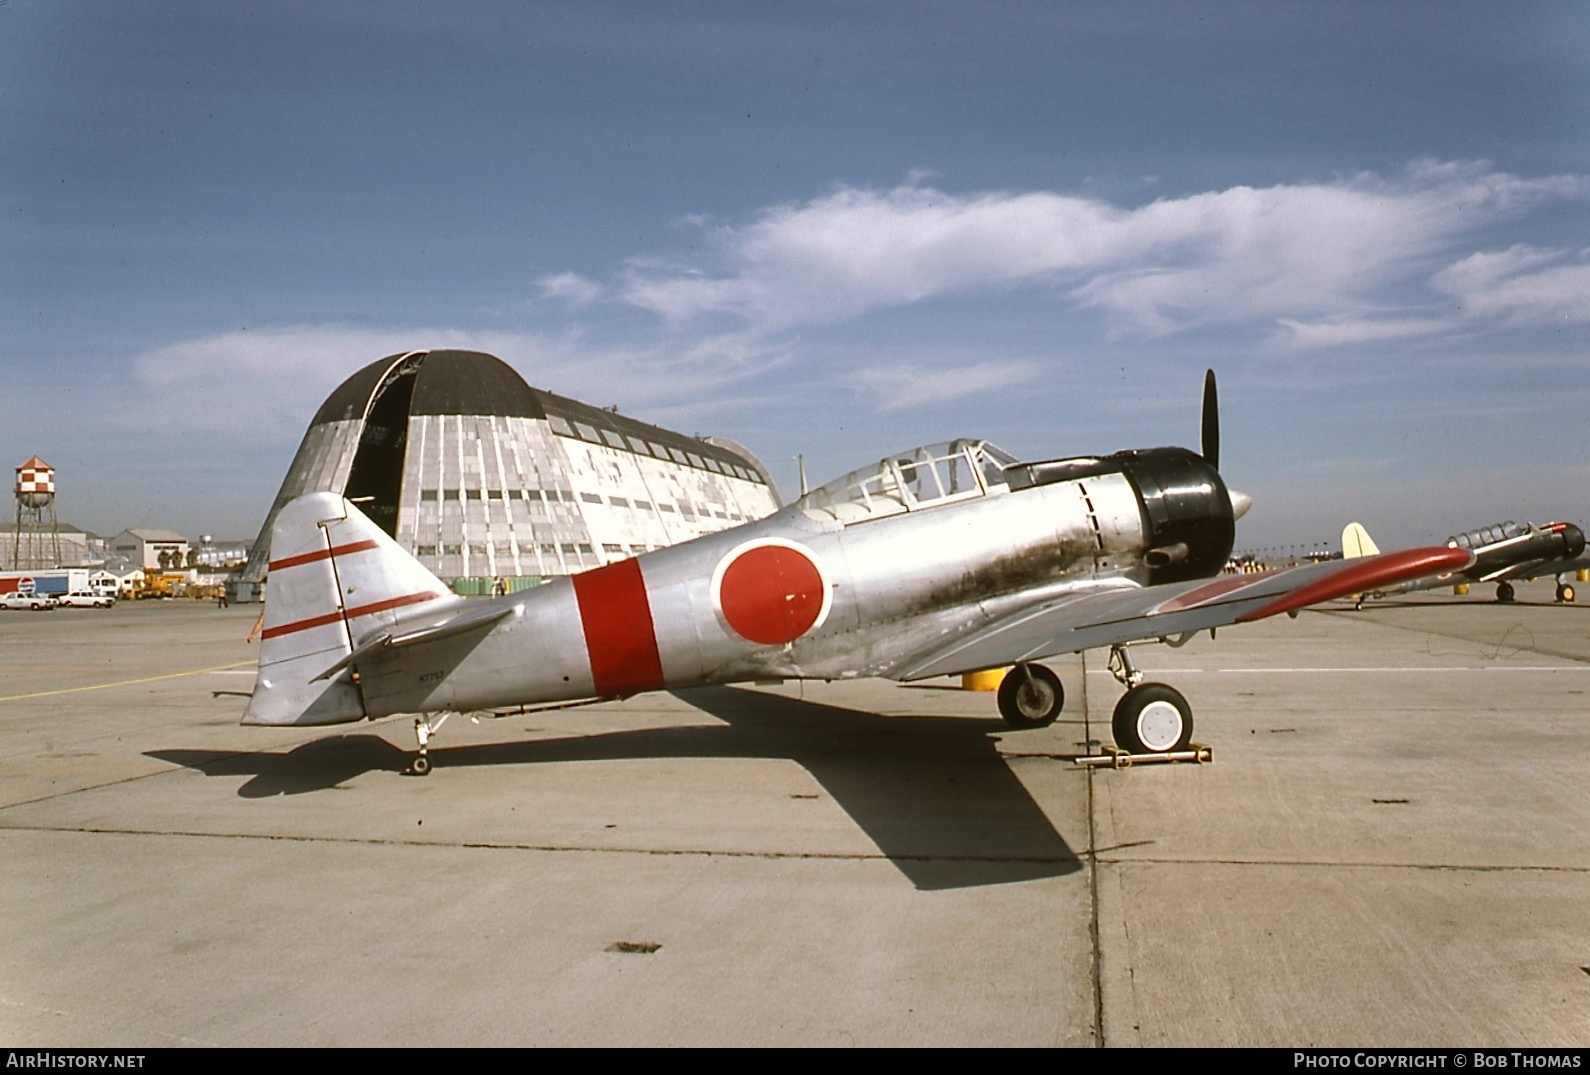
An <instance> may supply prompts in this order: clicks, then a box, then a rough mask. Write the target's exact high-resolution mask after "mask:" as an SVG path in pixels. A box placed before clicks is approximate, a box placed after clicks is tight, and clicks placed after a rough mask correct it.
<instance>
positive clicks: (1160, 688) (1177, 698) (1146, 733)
mask: <svg viewBox="0 0 1590 1075" xmlns="http://www.w3.org/2000/svg"><path fill="white" fill-rule="evenodd" d="M1110 728H1111V730H1112V731H1113V732H1114V733H1115V745H1116V746H1118V747H1120V748H1121V749H1122V750H1124V751H1126V752H1127V753H1128V754H1167V753H1170V752H1171V751H1175V750H1186V749H1187V744H1188V743H1189V742H1191V741H1192V730H1193V719H1192V706H1190V705H1188V704H1187V699H1185V698H1183V697H1182V695H1181V692H1180V691H1178V690H1176V689H1175V688H1173V687H1167V686H1165V684H1163V683H1139V684H1138V685H1137V686H1135V687H1133V688H1132V689H1131V690H1129V691H1127V692H1126V693H1125V694H1123V695H1121V700H1120V701H1119V702H1116V703H1115V717H1114V719H1113V720H1111V722H1110Z"/></svg>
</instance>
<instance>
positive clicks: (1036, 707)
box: [999, 664, 1066, 728]
mask: <svg viewBox="0 0 1590 1075" xmlns="http://www.w3.org/2000/svg"><path fill="white" fill-rule="evenodd" d="M1065 702H1066V692H1065V688H1064V687H1062V686H1060V677H1059V676H1057V675H1055V674H1054V673H1053V672H1051V671H1050V670H1049V669H1047V668H1045V667H1044V666H1043V665H1041V664H1018V665H1017V666H1016V667H1014V668H1012V669H1011V670H1010V671H1009V672H1007V673H1005V678H1004V679H1002V680H1000V683H999V715H1000V716H1001V717H1004V718H1005V723H1006V724H1008V725H1010V726H1011V727H1012V728H1047V727H1048V726H1049V725H1051V724H1053V723H1054V722H1055V718H1057V717H1059V716H1060V710H1061V709H1062V708H1064V707H1065Z"/></svg>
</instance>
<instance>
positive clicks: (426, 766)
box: [410, 754, 431, 776]
mask: <svg viewBox="0 0 1590 1075" xmlns="http://www.w3.org/2000/svg"><path fill="white" fill-rule="evenodd" d="M410 769H411V770H412V771H413V773H414V775H415V776H424V775H425V774H427V773H429V772H430V771H431V759H429V758H427V757H426V756H425V755H424V754H416V755H415V756H414V763H413V764H412V765H411V766H410Z"/></svg>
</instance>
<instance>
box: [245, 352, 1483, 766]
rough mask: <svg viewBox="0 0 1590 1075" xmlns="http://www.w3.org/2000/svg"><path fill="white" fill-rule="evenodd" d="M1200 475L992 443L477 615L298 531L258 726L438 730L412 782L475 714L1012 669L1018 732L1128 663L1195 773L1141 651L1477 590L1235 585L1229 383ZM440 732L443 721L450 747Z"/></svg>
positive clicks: (1186, 724) (1331, 576) (325, 497)
mask: <svg viewBox="0 0 1590 1075" xmlns="http://www.w3.org/2000/svg"><path fill="white" fill-rule="evenodd" d="M1203 416H1204V417H1203V445H1202V451H1201V452H1193V451H1190V450H1188V449H1185V448H1151V449H1146V450H1133V451H1122V452H1116V453H1114V454H1112V455H1107V456H1101V457H1087V458H1074V459H1059V460H1049V461H1042V462H1034V463H1022V462H1019V461H1018V460H1016V459H1015V458H1013V457H1011V456H1010V455H1008V454H1006V453H1004V452H1002V451H1000V450H999V449H998V448H996V447H994V446H993V445H991V444H989V443H988V442H986V441H981V440H955V441H947V442H943V443H940V444H935V445H929V446H926V447H922V448H917V449H914V450H912V451H909V452H903V453H900V454H898V455H892V456H889V457H888V458H886V459H883V460H881V461H879V462H878V463H876V464H875V465H873V466H870V467H866V468H864V469H861V470H857V471H853V472H851V473H850V474H847V475H845V476H844V477H842V478H839V479H837V480H835V481H833V482H830V483H828V484H827V485H824V486H821V487H820V488H817V489H814V490H812V491H810V492H809V493H807V494H806V495H805V496H803V497H802V498H801V499H800V500H798V501H797V502H795V503H794V504H791V505H789V506H787V507H786V508H784V509H782V510H780V511H779V512H777V513H775V514H774V515H771V516H769V517H767V518H765V519H761V520H758V521H756V522H752V523H747V524H745V525H743V526H740V527H737V528H735V529H732V530H725V531H721V532H719V533H717V534H711V535H708V536H705V537H702V538H698V539H696V540H694V541H689V542H685V543H682V544H679V545H674V546H671V547H669V548H664V549H658V550H656V551H653V552H648V553H645V554H643V555H641V556H638V557H636V558H634V559H631V560H625V561H621V562H619V563H614V564H609V565H607V566H604V567H601V568H597V569H596V570H593V571H587V572H585V573H583V574H580V575H575V576H572V577H568V578H560V579H555V580H553V581H551V582H549V583H546V584H543V585H542V586H539V587H537V588H535V589H532V590H526V591H522V592H520V593H516V594H511V595H506V596H503V597H497V598H493V599H491V600H489V601H488V600H478V599H477V600H469V601H466V600H464V599H461V598H457V597H454V596H453V595H451V594H450V593H449V592H448V590H447V588H446V587H445V586H444V585H443V584H442V583H441V581H440V580H438V579H437V578H435V577H434V576H433V575H431V574H430V572H428V571H427V570H425V568H424V567H422V566H421V565H420V564H419V563H418V562H417V561H416V560H415V559H414V558H413V557H412V556H410V555H409V554H408V553H407V552H405V551H404V550H403V549H402V548H401V547H400V546H398V545H397V544H396V543H395V542H394V541H393V540H392V539H391V538H390V537H388V536H387V535H386V534H385V533H384V532H383V531H381V530H380V528H378V527H376V526H375V525H374V524H372V523H371V522H370V521H369V520H368V519H367V518H365V517H364V516H363V515H361V514H360V513H359V511H358V510H357V509H356V508H354V507H353V506H352V505H351V504H349V503H348V502H347V501H345V500H343V499H342V498H341V497H339V496H336V495H335V494H330V493H316V494H311V495H308V496H305V497H302V498H300V499H298V500H295V501H292V502H291V503H290V504H288V505H287V506H286V507H285V508H283V509H282V511H281V513H280V514H279V515H278V516H277V520H276V524H275V527H274V530H273V533H272V539H271V541H272V544H271V562H270V573H269V584H268V589H267V600H266V606H265V612H264V625H263V631H262V635H261V648H260V664H259V671H258V675H257V677H256V682H255V689H254V693H253V696H252V697H251V699H250V701H249V704H248V708H247V710H246V712H245V713H244V717H243V722H244V723H245V724H256V725H318V724H335V723H342V722H347V721H358V720H363V719H366V718H377V717H383V716H387V715H391V714H395V713H414V714H419V717H418V719H417V720H416V723H415V730H416V735H417V738H418V740H419V753H418V756H417V757H416V758H415V760H414V770H415V771H416V772H420V773H423V772H427V771H429V768H430V761H429V757H428V753H427V745H428V741H429V738H430V736H431V734H432V733H433V732H434V731H435V729H436V728H439V727H440V724H441V721H443V720H445V719H446V717H447V715H449V714H451V713H454V712H471V711H483V710H496V711H501V710H504V709H507V710H513V709H519V710H521V711H523V710H524V709H525V707H528V706H545V705H558V704H570V703H574V704H578V703H583V702H588V701H596V700H605V699H614V698H623V697H627V696H630V695H634V694H638V693H641V692H644V691H652V690H662V689H675V688H683V687H693V686H700V685H706V684H729V683H737V682H754V681H765V680H778V679H829V680H832V679H850V678H856V677H871V676H882V677H887V678H891V679H895V680H902V681H908V680H917V679H924V678H927V677H930V676H943V675H953V674H960V673H964V672H968V671H977V670H983V669H988V668H996V667H1006V666H1010V667H1011V671H1010V673H1009V674H1008V675H1007V676H1006V677H1005V678H1004V681H1003V683H1002V685H1001V687H1000V689H999V694H998V701H999V710H1000V713H1001V715H1002V716H1003V717H1004V719H1005V720H1006V722H1008V723H1009V724H1011V725H1013V726H1016V727H1040V726H1043V725H1047V724H1049V723H1051V722H1053V721H1054V720H1055V718H1056V717H1057V716H1058V715H1059V713H1060V711H1061V707H1062V705H1063V702H1064V694H1063V691H1062V689H1061V685H1060V680H1059V677H1058V676H1056V675H1055V674H1054V672H1053V671H1051V670H1050V669H1048V668H1046V667H1045V666H1043V665H1041V664H1038V663H1036V662H1037V661H1039V660H1041V659H1043V658H1045V657H1050V656H1055V655H1058V654H1062V653H1069V652H1075V651H1079V650H1084V649H1091V648H1094V647H1109V648H1110V651H1111V654H1110V667H1111V670H1112V671H1113V672H1114V673H1115V675H1116V678H1117V679H1118V680H1119V681H1120V682H1121V683H1122V684H1123V685H1124V686H1125V687H1126V688H1127V690H1126V692H1125V693H1124V695H1123V696H1122V698H1121V699H1120V701H1119V703H1118V704H1117V705H1116V707H1115V712H1114V716H1113V721H1112V730H1113V733H1114V737H1115V740H1116V743H1117V744H1118V745H1119V746H1120V748H1121V749H1123V750H1125V751H1127V752H1129V753H1134V754H1138V753H1162V754H1163V753H1169V752H1174V751H1180V750H1184V749H1185V748H1186V747H1187V745H1188V742H1189V739H1190V736H1191V734H1192V710H1191V707H1190V706H1189V705H1188V703H1187V701H1186V699H1185V698H1184V697H1183V696H1182V695H1181V693H1180V692H1178V691H1176V690H1175V689H1174V688H1172V687H1170V686H1168V685H1165V684H1163V683H1150V682H1144V680H1143V674H1142V673H1141V672H1140V671H1138V669H1137V668H1136V666H1135V664H1134V662H1133V660H1132V656H1131V653H1130V651H1129V649H1128V646H1129V645H1131V644H1134V643H1139V642H1144V641H1156V640H1158V641H1168V642H1171V643H1172V644H1181V643H1182V642H1185V641H1186V640H1187V639H1188V638H1190V637H1191V636H1192V635H1193V634H1194V633H1196V632H1198V631H1202V630H1205V629H1210V630H1212V629H1214V628H1217V627H1221V626H1225V625H1228V624H1234V623H1242V622H1248V621H1251V620H1257V619H1263V618H1265V617H1268V616H1274V615H1277V614H1279V613H1282V612H1288V613H1295V612H1296V611H1297V610H1299V609H1301V608H1303V607H1305V606H1307V605H1310V604H1314V603H1317V602H1320V601H1325V600H1329V599H1331V598H1334V597H1340V596H1343V595H1347V594H1352V593H1359V592H1363V591H1366V590H1372V589H1379V588H1384V587H1388V586H1392V585H1396V584H1398V583H1401V582H1404V581H1408V580H1411V579H1416V578H1422V577H1425V576H1429V575H1434V574H1438V573H1441V572H1449V571H1456V570H1460V569H1463V568H1466V567H1468V566H1469V565H1470V564H1471V563H1472V561H1473V554H1472V553H1471V552H1470V551H1469V550H1467V549H1459V548H1449V547H1439V548H1428V549H1410V550H1405V551H1402V552H1395V553H1384V554H1378V555H1372V556H1367V557H1364V558H1361V559H1358V560H1353V561H1340V560H1338V561H1331V562H1326V563H1320V564H1308V565H1304V566H1301V567H1297V568H1292V569H1289V570H1286V571H1279V572H1275V573H1270V574H1255V575H1239V576H1224V577H1215V576H1217V575H1218V573H1219V572H1220V571H1221V570H1222V568H1223V567H1224V566H1225V564H1226V562H1227V560H1228V558H1229V557H1230V554H1231V549H1232V545H1233V542H1234V539H1235V532H1236V531H1235V524H1236V520H1237V518H1238V517H1239V516H1241V515H1242V514H1243V513H1244V512H1245V511H1246V510H1247V509H1248V507H1249V505H1250V503H1251V501H1250V500H1249V498H1248V497H1246V496H1244V495H1243V494H1241V493H1234V492H1231V491H1230V490H1228V489H1227V487H1226V484H1225V482H1224V481H1223V480H1222V479H1221V477H1220V474H1219V471H1218V469H1217V466H1218V456H1219V420H1218V407H1217V404H1216V398H1215V383H1214V375H1213V373H1212V372H1211V373H1210V374H1208V375H1207V377H1206V379H1205V387H1204V408H1203ZM431 714H436V715H438V716H437V717H436V719H435V721H434V722H433V720H432V718H431V716H430V715H431Z"/></svg>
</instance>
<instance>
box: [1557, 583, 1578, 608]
mask: <svg viewBox="0 0 1590 1075" xmlns="http://www.w3.org/2000/svg"><path fill="white" fill-rule="evenodd" d="M1573 599H1574V592H1573V587H1572V586H1570V585H1568V584H1567V583H1566V582H1559V583H1558V584H1557V600H1558V601H1559V602H1561V603H1562V604H1565V605H1571V604H1573Z"/></svg>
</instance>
